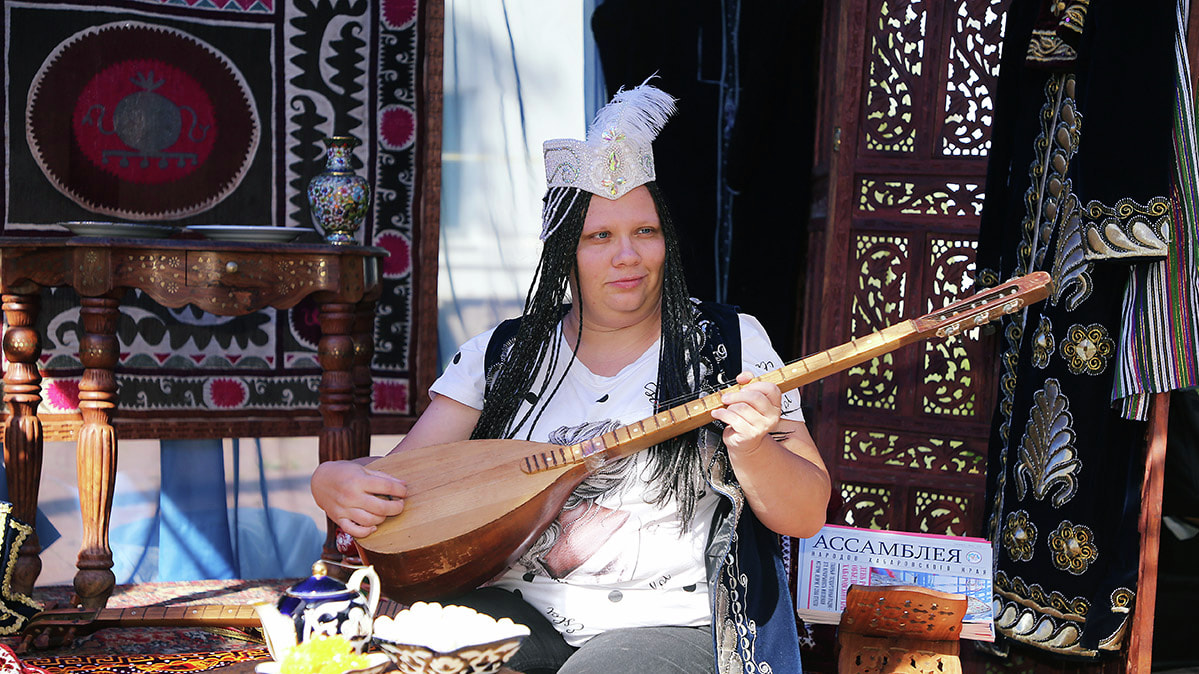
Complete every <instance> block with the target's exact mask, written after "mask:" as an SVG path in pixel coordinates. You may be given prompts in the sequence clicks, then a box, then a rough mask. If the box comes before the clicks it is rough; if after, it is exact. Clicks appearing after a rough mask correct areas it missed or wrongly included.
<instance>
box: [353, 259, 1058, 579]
mask: <svg viewBox="0 0 1199 674" xmlns="http://www.w3.org/2000/svg"><path fill="white" fill-rule="evenodd" d="M1051 280H1052V279H1051V277H1050V276H1049V274H1047V273H1045V272H1036V273H1033V274H1030V275H1028V276H1024V277H1021V278H1018V279H1013V280H1012V281H1009V282H1007V283H1005V284H1003V285H1000V286H997V287H995V288H992V289H990V290H987V291H984V292H981V293H978V294H977V295H974V296H972V297H969V298H967V299H965V300H962V301H959V302H956V303H954V304H951V305H949V306H947V307H945V308H944V309H941V310H939V311H935V312H932V313H930V314H928V315H926V316H923V317H921V318H916V319H910V320H907V321H903V322H901V323H898V324H896V325H893V326H890V327H888V328H885V329H883V330H880V331H878V332H875V333H872V334H869V335H865V336H863V337H859V338H857V339H854V340H853V341H851V342H848V343H846V344H842V345H841V346H837V347H834V348H832V349H829V350H828V351H823V352H821V353H817V354H815V355H812V356H808V357H806V358H802V359H800V360H797V361H795V362H793V363H790V364H788V365H786V366H784V367H782V368H779V369H777V370H773V371H771V372H767V373H766V374H763V375H761V376H759V377H758V378H757V379H758V380H761V381H767V382H773V383H774V384H777V385H778V387H779V388H780V389H782V390H783V391H788V390H791V389H794V388H797V387H799V386H802V385H804V384H807V383H809V382H812V381H815V380H817V379H820V378H821V377H825V376H827V375H830V374H833V373H835V372H839V371H841V370H844V369H847V368H849V367H853V366H854V365H857V364H859V363H862V362H865V361H867V360H870V359H872V358H875V357H877V356H880V355H882V354H885V353H887V352H890V351H893V350H895V349H897V348H899V347H901V346H904V345H906V344H911V343H913V342H916V341H919V340H921V339H924V338H926V337H930V336H933V335H936V336H940V337H947V336H951V335H955V334H958V333H960V332H962V331H964V330H969V329H971V328H974V327H977V326H980V325H983V324H986V323H987V322H989V321H991V320H994V319H996V318H998V317H1000V316H1002V315H1004V314H1010V313H1013V312H1015V311H1018V310H1020V309H1021V308H1022V307H1024V306H1026V304H1027V303H1030V302H1035V301H1038V300H1041V299H1044V297H1045V296H1046V295H1048V293H1049V290H1050V283H1051ZM738 388H740V386H739V385H735V386H732V387H729V388H728V389H725V390H723V391H720V392H717V393H713V394H711V395H707V396H704V397H702V398H698V399H696V400H693V401H691V402H688V403H685V404H682V405H679V406H678V407H673V408H670V409H668V410H665V411H662V412H659V413H658V414H655V415H653V416H651V417H648V418H646V419H642V420H641V421H638V422H636V423H633V424H629V425H627V426H623V427H621V428H618V429H616V430H615V431H613V432H611V433H606V434H604V435H602V436H599V437H597V438H594V439H592V440H588V441H586V442H582V443H579V444H576V445H570V446H558V445H551V444H546V443H539V442H528V441H523V440H465V441H461V442H453V443H447V444H442V445H432V446H427V447H418V448H414V449H406V450H404V451H402V452H397V453H395V454H391V455H389V456H385V457H383V458H381V459H379V460H377V461H375V462H373V463H371V464H370V467H371V468H372V469H374V470H380V471H383V472H385V473H387V474H389V475H393V476H395V477H399V478H402V479H403V480H405V481H406V482H407V483H408V498H407V499H405V503H404V512H402V513H400V514H399V515H397V516H395V517H391V518H388V519H387V520H386V521H384V522H383V523H382V524H381V525H379V528H378V529H377V530H376V531H375V532H374V533H372V534H371V535H370V536H367V537H365V538H362V539H359V540H358V541H357V543H358V548H359V550H360V551H361V553H362V557H363V560H364V561H365V562H366V563H368V564H373V565H374V566H375V570H376V572H378V574H379V578H380V580H381V581H382V585H383V592H384V594H385V595H387V596H388V597H390V598H392V599H395V600H397V601H400V602H405V603H409V602H413V601H418V600H423V601H431V600H434V599H444V598H448V597H452V596H454V595H456V594H460V593H462V592H465V591H467V590H470V589H472V588H474V587H477V586H478V585H480V584H481V583H483V582H485V581H487V580H490V579H491V578H493V577H495V576H496V575H498V574H499V573H500V572H502V571H503V570H504V569H506V568H508V567H509V566H510V565H511V564H512V563H513V562H515V561H516V559H517V558H519V556H520V555H521V554H522V553H523V552H524V550H526V549H527V548H528V546H529V545H530V544H532V542H533V541H534V540H536V538H537V537H538V536H539V535H540V534H541V532H542V531H544V530H545V529H546V528H547V527H548V526H549V525H550V524H551V523H552V522H553V521H554V519H555V518H556V517H557V515H558V513H559V511H560V510H561V508H562V505H563V504H564V503H565V501H566V499H567V497H568V496H569V495H570V493H571V492H572V491H573V490H574V488H575V487H577V486H578V485H579V483H581V482H582V481H583V480H584V479H585V478H586V477H587V476H588V475H590V474H591V472H592V471H594V470H595V469H596V468H598V467H599V466H600V465H602V464H603V463H605V462H607V461H612V460H615V459H619V458H623V457H626V456H629V455H631V454H634V453H636V452H639V451H641V450H643V449H646V448H648V447H652V446H653V445H656V444H658V443H660V442H662V441H664V440H666V439H669V438H671V437H674V436H676V435H680V434H682V433H685V432H687V431H689V430H691V429H694V428H698V427H700V426H703V425H704V424H707V423H709V422H710V421H711V420H712V414H711V412H712V410H714V409H717V408H719V407H722V406H723V405H722V404H721V402H720V399H721V396H722V395H723V394H724V393H726V392H728V391H731V390H736V389H738Z"/></svg>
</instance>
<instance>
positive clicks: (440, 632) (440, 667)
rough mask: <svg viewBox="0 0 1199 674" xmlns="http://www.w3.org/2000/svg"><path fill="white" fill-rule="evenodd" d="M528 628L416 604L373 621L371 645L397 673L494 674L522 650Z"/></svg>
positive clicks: (466, 611)
mask: <svg viewBox="0 0 1199 674" xmlns="http://www.w3.org/2000/svg"><path fill="white" fill-rule="evenodd" d="M528 636H529V628H528V627H525V626H524V625H518V624H516V623H514V622H512V621H511V620H509V619H507V618H502V619H500V620H498V621H497V620H495V619H494V618H492V617H491V616H488V615H486V614H482V613H478V612H476V611H474V610H473V609H470V608H467V607H465V606H452V605H451V606H444V607H443V606H441V605H440V604H436V603H429V604H426V603H424V602H417V603H416V604H413V605H412V607H411V608H409V609H407V610H404V611H401V612H400V613H399V614H398V615H396V617H395V618H394V619H393V618H389V617H387V616H380V617H378V618H375V624H374V636H373V637H372V638H371V641H372V642H373V643H374V644H375V645H376V646H377V647H378V648H379V650H381V651H383V652H384V653H386V654H387V656H388V657H389V658H391V661H392V662H393V663H395V666H396V669H397V670H398V671H399V672H401V674H492V673H493V672H498V671H500V670H501V669H503V667H504V664H505V663H507V662H508V660H510V659H511V658H512V656H513V655H515V654H516V651H518V650H520V646H521V644H522V643H524V640H525V638H526V637H528Z"/></svg>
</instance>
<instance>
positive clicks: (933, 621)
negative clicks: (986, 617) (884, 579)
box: [837, 585, 966, 674]
mask: <svg viewBox="0 0 1199 674" xmlns="http://www.w3.org/2000/svg"><path fill="white" fill-rule="evenodd" d="M964 615H966V598H965V597H964V596H962V595H960V594H949V593H948V592H938V591H937V590H929V589H926V588H923V587H917V586H913V585H896V586H891V587H870V586H867V585H851V586H850V587H849V592H848V593H846V595H845V611H844V612H843V613H842V614H841V623H840V626H839V627H838V629H837V647H838V649H839V651H840V654H839V656H838V659H837V671H838V672H839V673H840V674H961V672H962V664H961V662H960V661H959V660H958V652H959V651H958V637H959V636H960V635H961V632H962V616H964Z"/></svg>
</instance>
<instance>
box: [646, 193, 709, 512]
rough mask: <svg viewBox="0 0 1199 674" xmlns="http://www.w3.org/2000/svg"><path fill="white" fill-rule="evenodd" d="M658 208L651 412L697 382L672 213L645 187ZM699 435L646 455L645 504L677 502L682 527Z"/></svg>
mask: <svg viewBox="0 0 1199 674" xmlns="http://www.w3.org/2000/svg"><path fill="white" fill-rule="evenodd" d="M646 187H648V188H649V193H650V195H651V196H653V198H654V204H655V205H656V206H657V207H658V220H659V221H661V223H662V234H663V236H664V237H665V239H666V262H665V264H664V268H663V270H662V347H661V351H660V352H659V354H658V395H657V399H656V400H655V401H654V412H660V411H662V410H664V409H667V408H669V407H672V406H674V405H678V404H680V403H682V402H684V401H686V400H691V399H692V398H694V397H695V392H696V391H698V390H699V389H700V387H701V386H702V385H703V382H702V381H701V380H700V371H699V363H700V353H699V350H700V346H701V341H700V333H699V326H698V325H696V319H695V314H694V313H693V305H692V303H691V294H690V293H689V292H688V290H687V281H686V278H685V277H684V275H683V260H682V256H681V254H680V252H679V236H678V230H677V229H676V228H675V226H674V220H673V218H671V216H670V208H669V206H668V205H667V203H666V198H665V197H664V196H663V194H662V191H661V189H659V188H658V184H657V183H655V182H649V183H646ZM701 430H702V429H695V430H692V431H688V432H687V433H684V434H683V435H680V436H677V437H674V438H671V439H669V440H666V441H665V442H661V443H659V444H658V445H656V446H654V447H653V448H651V449H649V450H648V451H649V453H650V459H651V461H650V475H649V478H648V481H649V483H650V484H652V485H655V486H656V490H655V492H654V493H653V494H652V495H651V496H650V498H649V502H650V503H655V504H659V505H662V504H666V503H669V502H670V499H671V498H677V499H678V504H679V517H680V518H681V519H682V521H683V524H684V527H685V526H687V525H689V524H690V522H691V516H692V515H693V514H694V513H695V503H696V501H697V500H698V499H699V492H700V491H701V490H702V489H703V486H704V483H705V480H704V477H703V472H702V470H701V469H702V466H701V457H700V448H699V440H700V438H699V434H700V432H701Z"/></svg>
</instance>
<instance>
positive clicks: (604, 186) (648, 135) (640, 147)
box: [541, 77, 675, 240]
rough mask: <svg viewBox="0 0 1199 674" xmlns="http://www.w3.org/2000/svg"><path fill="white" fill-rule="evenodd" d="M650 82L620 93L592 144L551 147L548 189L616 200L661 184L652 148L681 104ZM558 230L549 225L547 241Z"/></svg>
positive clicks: (563, 142)
mask: <svg viewBox="0 0 1199 674" xmlns="http://www.w3.org/2000/svg"><path fill="white" fill-rule="evenodd" d="M650 79H653V78H652V77H651V78H650ZM648 82H649V80H646V81H645V82H644V83H642V84H641V85H640V86H637V87H634V88H632V89H629V90H627V91H626V90H625V89H623V88H622V89H621V90H620V91H618V92H616V95H615V96H613V97H612V101H611V102H610V103H608V104H607V105H605V106H604V107H603V108H602V109H600V111H599V112H597V113H596V114H595V120H594V121H592V122H591V128H589V129H588V130H587V140H586V141H580V140H574V139H572V138H559V139H556V140H547V141H546V142H545V144H544V146H543V150H544V152H545V182H546V187H547V188H554V187H577V188H579V189H581V190H584V191H586V192H590V193H591V194H598V195H599V196H601V197H604V198H606V199H613V200H615V199H619V198H620V197H623V196H624V195H625V194H628V192H629V190H632V189H633V188H635V187H638V186H640V185H644V184H645V183H647V182H649V181H651V180H654V179H655V177H656V174H655V172H654V151H653V147H652V146H651V144H652V143H653V142H654V139H655V138H657V137H658V132H659V131H661V130H662V127H663V126H664V125H665V124H666V120H667V119H668V118H669V117H670V116H671V115H672V114H674V111H675V107H674V100H675V99H674V97H672V96H671V95H670V94H667V93H666V92H664V91H662V90H661V89H658V88H657V87H654V86H651V85H650V84H648ZM546 205H547V207H548V206H549V204H548V203H547V204H546ZM556 225H557V223H554V225H553V226H551V224H550V223H548V222H543V225H542V234H541V238H542V240H545V238H546V237H547V236H549V234H550V232H552V231H553V229H554V228H555V227H556Z"/></svg>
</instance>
